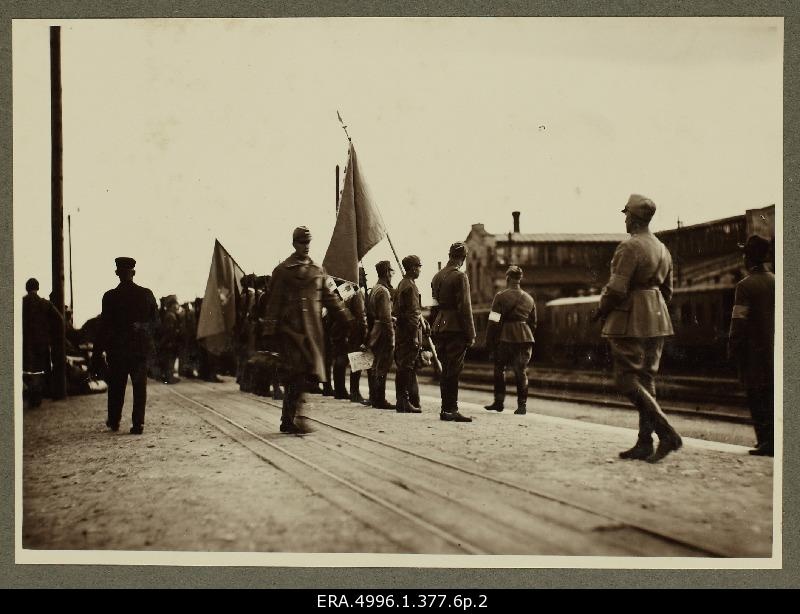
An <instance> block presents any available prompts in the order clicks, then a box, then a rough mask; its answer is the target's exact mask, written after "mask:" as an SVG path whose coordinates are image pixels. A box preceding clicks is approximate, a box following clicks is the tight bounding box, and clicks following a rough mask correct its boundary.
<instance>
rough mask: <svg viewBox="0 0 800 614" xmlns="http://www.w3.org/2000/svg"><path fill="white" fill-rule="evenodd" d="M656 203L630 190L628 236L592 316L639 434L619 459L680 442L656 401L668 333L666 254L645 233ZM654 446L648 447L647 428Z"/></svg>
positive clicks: (652, 457) (663, 451)
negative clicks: (598, 321) (636, 419)
mask: <svg viewBox="0 0 800 614" xmlns="http://www.w3.org/2000/svg"><path fill="white" fill-rule="evenodd" d="M655 211H656V206H655V204H654V203H653V201H652V200H650V199H649V198H647V197H645V196H641V195H639V194H632V195H631V197H630V198H629V199H628V203H627V204H626V205H625V208H624V209H623V210H622V212H623V213H624V214H625V229H626V230H627V232H628V233H630V235H631V236H630V238H628V239H626V240H625V241H623V242H622V243H620V244H619V245H618V246H617V249H616V251H615V252H614V256H613V258H612V260H611V277H610V279H609V280H608V284H606V286H605V288H603V292H602V295H601V297H600V305H599V307H598V309H597V312H596V313H595V318H594V319H602V320H604V323H603V329H602V335H603V336H604V337H606V338H607V339H608V343H609V345H610V347H611V354H612V356H613V358H614V378H615V380H616V383H617V387H618V388H619V389H620V391H621V392H622V393H623V394H624V395H625V396H626V397H628V399H629V400H630V401H631V403H633V405H634V406H635V407H636V409H637V410H638V411H639V437H638V439H637V441H636V445H635V446H634V447H633V448H631V449H630V450H625V451H624V452H620V455H619V456H620V458H626V459H639V460H647V461H648V462H650V463H655V462H658V461H659V460H661V459H662V458H664V457H665V456H666V455H667V454H669V453H670V452H673V451H675V450H678V449H679V448H680V447H681V446H682V445H683V442H682V440H681V438H680V435H678V433H677V432H676V431H675V429H673V428H672V426H671V425H670V423H669V422H668V421H667V417H666V416H665V415H664V412H663V411H662V410H661V407H660V406H659V404H658V401H656V386H655V376H656V373H658V366H659V362H660V361H661V352H662V351H663V349H664V339H665V338H666V337H668V336H670V335H672V334H673V330H672V321H671V320H670V317H669V311H668V310H667V303H669V301H670V299H671V298H672V257H671V256H670V253H669V251H668V250H667V248H666V247H665V246H664V244H663V243H661V241H659V240H658V239H657V238H656V237H655V235H653V233H652V232H650V227H649V224H650V220H651V219H652V218H653V215H654V214H655ZM654 431H655V433H656V434H657V435H658V448H657V449H656V450H655V452H654V451H653V432H654Z"/></svg>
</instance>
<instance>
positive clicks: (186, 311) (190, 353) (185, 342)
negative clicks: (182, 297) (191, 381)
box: [178, 303, 198, 378]
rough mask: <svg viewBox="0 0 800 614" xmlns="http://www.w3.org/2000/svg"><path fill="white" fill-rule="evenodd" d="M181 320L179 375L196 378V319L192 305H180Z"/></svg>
mask: <svg viewBox="0 0 800 614" xmlns="http://www.w3.org/2000/svg"><path fill="white" fill-rule="evenodd" d="M181 313H182V314H183V320H182V323H181V326H182V328H181V351H180V355H179V356H178V364H179V365H180V371H179V373H180V375H182V376H184V377H191V378H196V377H197V376H198V374H197V368H198V366H197V337H196V336H195V335H196V331H197V317H196V313H195V309H194V304H192V303H183V304H182V305H181Z"/></svg>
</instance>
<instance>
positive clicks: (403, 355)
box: [394, 255, 428, 414]
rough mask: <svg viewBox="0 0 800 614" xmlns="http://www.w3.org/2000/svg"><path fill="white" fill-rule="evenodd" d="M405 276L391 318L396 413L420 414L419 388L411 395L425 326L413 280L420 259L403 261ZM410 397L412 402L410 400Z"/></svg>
mask: <svg viewBox="0 0 800 614" xmlns="http://www.w3.org/2000/svg"><path fill="white" fill-rule="evenodd" d="M403 268H404V269H405V271H406V274H405V276H404V277H403V279H402V280H401V281H400V283H399V284H398V286H397V292H395V300H394V315H395V318H396V319H397V345H396V347H395V351H394V360H395V363H396V364H397V386H396V387H397V411H398V412H400V413H409V414H419V413H421V412H422V410H421V409H420V407H419V405H416V404H414V403H413V401H416V402H417V403H419V388H418V387H417V388H416V394H414V388H415V387H414V381H415V379H416V375H417V360H419V353H420V351H421V349H422V337H423V334H425V333H426V332H427V331H426V328H427V326H428V323H427V321H426V320H425V318H423V317H422V300H421V297H420V294H419V288H417V283H416V281H415V280H416V279H418V278H419V274H420V272H421V271H422V261H421V260H420V259H419V256H413V255H412V256H406V257H405V258H403ZM412 397H413V398H412Z"/></svg>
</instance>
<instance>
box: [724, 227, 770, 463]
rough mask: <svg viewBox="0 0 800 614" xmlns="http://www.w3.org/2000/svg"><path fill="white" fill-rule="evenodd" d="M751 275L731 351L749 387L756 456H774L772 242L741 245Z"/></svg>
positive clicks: (742, 288) (739, 296)
mask: <svg viewBox="0 0 800 614" xmlns="http://www.w3.org/2000/svg"><path fill="white" fill-rule="evenodd" d="M742 249H743V252H744V263H745V267H746V268H747V272H748V275H747V277H745V278H744V279H743V280H742V281H740V282H739V283H738V284H737V285H736V297H735V300H734V306H733V313H732V314H731V328H730V335H729V344H728V353H729V356H730V357H731V359H733V360H734V361H735V362H736V365H737V367H738V369H739V378H740V379H741V381H742V383H743V384H744V386H745V389H746V390H747V404H748V406H749V407H750V414H751V416H752V418H753V427H754V429H755V432H756V447H755V449H753V450H750V454H753V455H755V456H773V455H774V454H775V445H774V433H773V423H774V400H775V390H774V384H773V376H774V359H773V354H774V349H775V275H774V274H772V273H770V272H769V271H767V270H766V268H765V267H764V262H766V261H767V258H768V255H769V251H770V244H769V241H767V240H766V239H764V238H762V237H759V236H758V235H751V236H750V237H748V238H747V242H746V243H745V244H744V245H743V246H742Z"/></svg>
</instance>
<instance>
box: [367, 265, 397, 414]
mask: <svg viewBox="0 0 800 614" xmlns="http://www.w3.org/2000/svg"><path fill="white" fill-rule="evenodd" d="M375 271H376V272H377V273H378V282H377V283H376V284H375V285H374V286H373V288H372V290H371V291H370V293H369V298H368V299H367V320H368V322H370V331H369V336H368V338H367V346H368V347H369V348H370V350H372V353H373V355H374V356H375V361H374V362H373V363H372V369H370V370H369V378H370V394H369V404H370V405H372V407H374V408H376V409H395V406H394V405H393V404H391V403H389V402H388V401H387V400H386V376H387V375H388V373H389V369H390V368H391V367H392V354H393V353H394V345H395V330H394V320H393V318H392V298H393V294H394V289H393V288H392V275H394V269H392V265H391V263H390V262H389V261H388V260H381V261H380V262H379V263H378V264H376V265H375Z"/></svg>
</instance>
